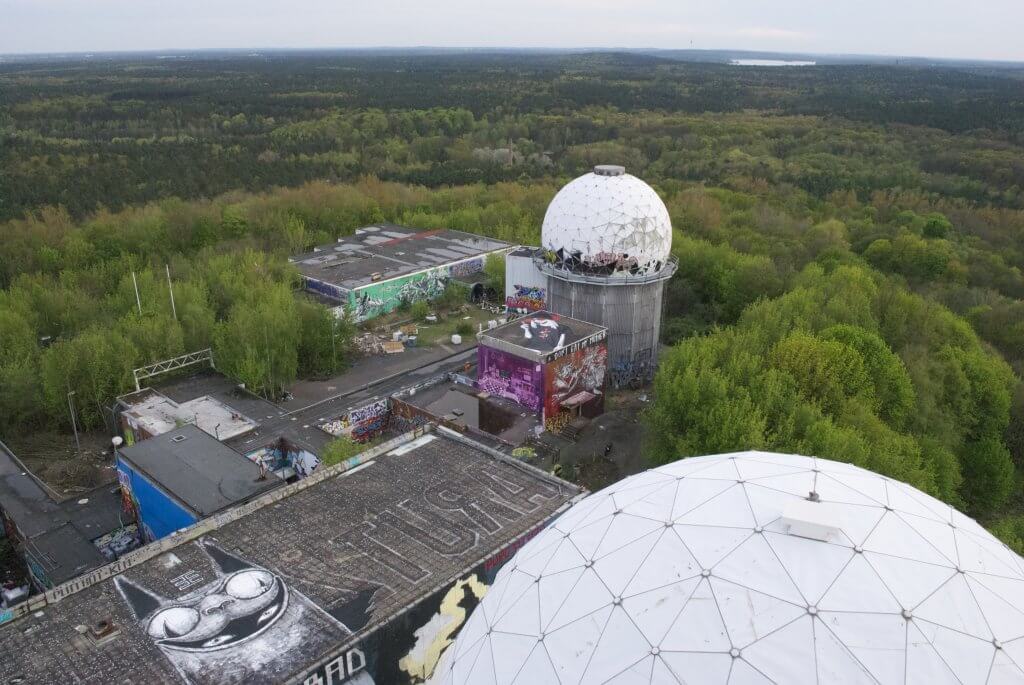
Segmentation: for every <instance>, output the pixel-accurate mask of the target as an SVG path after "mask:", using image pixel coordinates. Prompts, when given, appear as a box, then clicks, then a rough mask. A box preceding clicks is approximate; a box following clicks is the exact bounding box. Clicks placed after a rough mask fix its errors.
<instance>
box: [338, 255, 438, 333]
mask: <svg viewBox="0 0 1024 685" xmlns="http://www.w3.org/2000/svg"><path fill="white" fill-rule="evenodd" d="M449 278H450V276H449V271H448V267H446V266H439V267H437V268H434V269H428V270H426V271H420V272H419V273H415V274H411V275H409V276H400V277H398V278H393V279H391V280H390V281H382V282H380V283H373V284H370V285H366V286H363V287H361V288H357V289H355V290H353V291H351V292H350V293H349V309H350V310H351V311H352V314H353V316H354V317H355V319H356V321H366V320H367V319H372V318H374V317H376V316H380V315H381V314H386V313H388V312H391V311H394V310H395V309H398V307H399V306H400V305H401V304H402V303H403V302H417V301H419V300H432V299H434V298H436V297H440V296H441V295H442V294H443V293H444V290H445V288H446V287H448V280H449Z"/></svg>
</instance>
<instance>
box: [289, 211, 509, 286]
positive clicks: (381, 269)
mask: <svg viewBox="0 0 1024 685" xmlns="http://www.w3.org/2000/svg"><path fill="white" fill-rule="evenodd" d="M509 247H512V246H511V245H510V244H509V243H506V242H503V241H501V240H495V239H493V238H488V237H486V236H480V235H474V234H472V233H464V232H462V231H452V230H449V229H440V230H433V231H419V230H416V229H414V228H407V227H405V226H396V225H395V224H376V225H373V226H365V227H363V228H359V229H356V232H355V233H354V234H353V235H351V236H347V237H345V238H339V239H338V242H336V243H328V244H327V245H321V246H319V247H317V248H315V249H314V251H313V252H307V253H306V254H301V255H296V256H294V257H292V258H291V260H290V261H291V262H292V263H294V264H295V266H296V268H298V270H299V272H300V273H301V274H302V275H303V276H308V277H309V278H313V279H316V280H318V281H322V282H324V283H330V284H331V285H335V286H339V287H341V288H344V289H346V290H353V289H355V288H358V287H360V286H364V285H369V284H371V283H374V282H375V281H382V280H389V279H392V278H396V277H398V276H404V275H406V274H411V273H414V272H416V271H422V270H423V269H428V268H430V267H435V266H441V265H444V264H451V263H452V262H458V261H462V260H465V259H470V258H472V257H481V256H483V255H486V254H488V253H490V252H494V251H496V250H504V249H507V248H509ZM374 274H380V277H379V278H377V279H374Z"/></svg>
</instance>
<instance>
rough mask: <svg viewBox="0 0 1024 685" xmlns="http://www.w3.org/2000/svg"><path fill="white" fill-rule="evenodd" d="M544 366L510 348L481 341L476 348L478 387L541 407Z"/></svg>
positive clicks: (533, 408) (526, 405) (527, 404)
mask: <svg viewBox="0 0 1024 685" xmlns="http://www.w3.org/2000/svg"><path fill="white" fill-rule="evenodd" d="M543 369H544V367H543V366H542V365H540V364H537V363H536V362H532V361H530V360H528V359H523V358H521V357H517V356H515V355H513V354H509V353H508V352H503V351H501V350H497V349H494V348H492V347H486V346H484V345H481V346H480V347H478V348H477V380H476V385H477V387H478V388H480V389H481V390H483V391H485V392H489V393H490V394H492V395H497V396H498V397H505V398H507V399H510V400H513V401H514V402H518V403H519V404H521V405H523V406H524V407H527V408H529V409H532V410H533V411H540V410H541V406H542V404H543V402H542V397H543V391H544V371H543Z"/></svg>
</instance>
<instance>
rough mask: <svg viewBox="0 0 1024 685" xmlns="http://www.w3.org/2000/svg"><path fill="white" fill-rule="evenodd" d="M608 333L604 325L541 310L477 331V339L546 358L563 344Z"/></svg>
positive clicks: (528, 355) (543, 359)
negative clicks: (495, 326)
mask: <svg viewBox="0 0 1024 685" xmlns="http://www.w3.org/2000/svg"><path fill="white" fill-rule="evenodd" d="M607 335H608V329H607V328H605V327H604V326H598V325H597V324H592V323H588V322H586V321H580V320H579V319H573V318H571V317H568V316H561V315H559V314H552V313H551V312H549V311H546V310H541V311H536V312H533V313H532V314H527V315H526V316H523V317H520V318H518V319H513V320H512V321H509V322H508V323H505V324H502V325H500V326H498V327H497V328H492V329H490V330H486V331H483V332H482V333H478V334H477V341H478V342H479V343H480V344H481V345H487V346H488V347H494V348H497V349H499V350H503V351H505V352H510V353H512V354H515V355H518V356H521V357H527V358H530V359H537V360H538V361H548V360H549V359H550V358H551V357H553V356H557V355H558V354H559V353H560V352H562V351H564V350H565V348H570V347H572V346H573V345H575V344H577V343H588V344H589V343H590V342H597V341H599V340H603V339H604V338H605V337H607Z"/></svg>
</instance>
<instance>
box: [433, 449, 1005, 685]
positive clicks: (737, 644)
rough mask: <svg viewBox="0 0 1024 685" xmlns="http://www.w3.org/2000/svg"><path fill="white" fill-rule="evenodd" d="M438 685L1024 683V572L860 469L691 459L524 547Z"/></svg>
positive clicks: (972, 534)
mask: <svg viewBox="0 0 1024 685" xmlns="http://www.w3.org/2000/svg"><path fill="white" fill-rule="evenodd" d="M810 493H814V495H811V494H810ZM794 505H795V506H794ZM815 507H821V510H820V511H819V510H817V509H815ZM435 682H443V683H483V684H485V685H486V684H490V683H513V682H516V683H527V684H529V685H536V684H539V683H604V682H614V683H627V682H628V683H647V682H653V683H677V682H678V683H701V684H705V683H744V684H746V683H770V682H775V683H783V684H785V685H790V684H797V685H798V684H801V683H807V684H815V685H825V684H829V685H831V684H832V683H886V684H888V683H922V684H925V685H940V684H944V683H963V684H965V685H966V684H975V683H1024V559H1021V557H1019V556H1017V555H1016V554H1014V553H1013V552H1012V551H1010V550H1009V549H1008V548H1007V547H1006V546H1005V545H1003V544H1002V543H1000V542H999V541H998V540H996V539H995V538H994V537H993V536H992V535H990V534H989V533H988V532H987V531H985V530H984V529H983V528H982V527H981V526H979V525H978V524H977V523H976V522H975V521H973V520H972V519H970V518H968V517H966V516H964V515H963V514H961V513H959V512H957V511H956V510H955V509H952V508H950V507H949V506H947V505H945V504H943V503H942V502H939V501H938V500H936V499H934V498H932V497H930V496H928V495H926V494H924V493H922V492H920V491H919V490H916V489H914V488H912V487H910V486H908V485H906V484H903V483H900V482H897V481H894V480H891V479H889V478H884V477H882V476H879V475H877V474H874V473H871V472H869V471H865V470H863V469H860V468H857V467H854V466H850V465H847V464H841V463H837V462H833V461H828V460H825V459H814V458H809V457H800V456H792V455H780V454H770V453H763V452H743V453H737V454H732V455H721V456H713V457H699V458H692V459H685V460H682V461H678V462H675V463H673V464H669V465H667V466H663V467H660V468H657V469H653V470H651V471H647V472H646V473H642V474H639V475H636V476H633V477H631V478H627V479H625V480H623V481H620V482H619V483H616V484H615V485H613V486H611V487H609V488H606V489H605V490H602V491H600V492H598V493H596V494H594V495H591V496H590V497H587V498H586V499H584V500H583V501H581V502H580V503H578V504H577V505H575V506H574V507H572V508H571V509H570V510H569V511H567V512H566V513H565V514H564V515H563V516H561V517H560V518H559V519H557V520H556V521H555V522H554V523H553V524H552V526H550V527H549V528H547V529H546V530H544V531H543V532H541V533H540V534H539V535H538V536H537V537H535V538H534V539H533V540H531V541H530V542H529V543H528V544H526V545H525V546H524V547H523V548H522V549H521V550H520V551H519V552H518V553H517V554H516V556H515V557H514V558H513V560H512V561H511V562H509V563H508V564H507V565H506V566H505V567H504V568H503V569H502V570H501V571H500V572H499V574H498V577H497V579H496V581H495V583H494V585H493V586H492V587H491V589H490V591H489V592H488V594H487V595H486V596H485V598H484V599H483V601H482V602H481V604H480V605H479V606H478V607H477V608H476V610H475V611H474V612H473V614H472V615H471V616H470V618H469V620H468V621H467V623H466V625H465V626H464V628H463V629H462V631H461V633H460V635H459V637H458V639H457V641H456V642H455V644H454V645H453V646H452V647H450V648H449V650H448V651H447V652H446V654H445V656H444V661H443V663H442V664H441V667H440V668H439V669H438V671H437V676H436V678H435Z"/></svg>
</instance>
